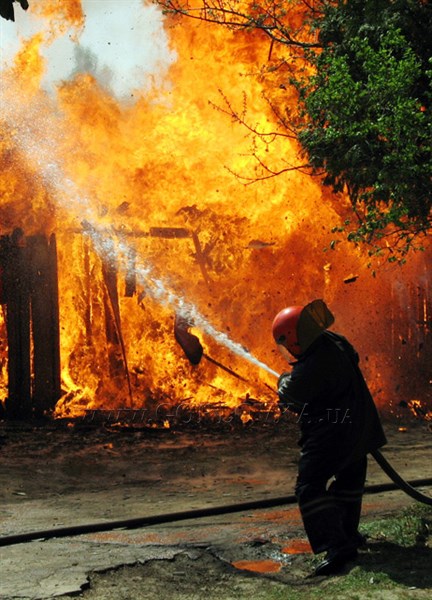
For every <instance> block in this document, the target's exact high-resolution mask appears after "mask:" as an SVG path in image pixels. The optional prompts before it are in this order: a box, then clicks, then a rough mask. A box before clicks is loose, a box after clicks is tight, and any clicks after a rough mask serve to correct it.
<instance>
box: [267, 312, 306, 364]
mask: <svg viewBox="0 0 432 600" xmlns="http://www.w3.org/2000/svg"><path fill="white" fill-rule="evenodd" d="M302 311H303V306H289V307H288V308H284V309H283V310H281V311H280V312H279V313H278V314H277V315H276V317H275V318H274V321H273V327H272V331H273V337H274V339H275V342H276V343H277V344H280V345H282V346H285V348H287V350H289V352H290V353H291V354H292V355H293V356H299V355H300V354H301V353H302V349H301V347H300V344H299V340H298V333H297V325H298V322H299V319H300V315H301V313H302Z"/></svg>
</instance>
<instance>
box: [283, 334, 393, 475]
mask: <svg viewBox="0 0 432 600" xmlns="http://www.w3.org/2000/svg"><path fill="white" fill-rule="evenodd" d="M358 362H359V358H358V354H357V352H356V351H355V350H354V348H353V347H352V345H351V344H350V343H349V342H348V341H347V340H346V339H345V338H344V337H343V336H341V335H339V334H336V333H334V332H331V331H324V332H323V333H322V334H321V335H320V337H319V338H318V339H317V340H316V341H315V342H314V343H313V344H312V345H311V346H310V347H309V348H308V350H307V351H306V352H305V353H304V354H303V355H302V356H301V357H300V358H299V359H298V361H297V362H295V363H294V366H293V370H292V371H291V372H290V373H283V374H282V375H281V376H280V378H279V382H278V394H279V400H280V404H281V406H282V407H287V408H288V409H289V410H291V411H293V412H295V413H296V414H297V415H298V420H299V423H300V429H301V434H302V435H301V439H300V442H299V444H300V446H301V447H302V451H303V452H308V453H312V454H315V453H316V454H319V455H321V456H322V458H323V459H325V458H326V457H327V458H328V459H330V460H334V461H335V462H339V463H340V464H341V466H342V463H343V464H348V463H350V462H353V461H355V460H357V459H360V458H361V457H362V456H365V455H366V454H368V453H369V452H372V451H374V450H376V449H378V448H380V447H381V446H383V445H384V444H385V443H386V438H385V435H384V432H383V429H382V426H381V422H380V419H379V416H378V412H377V410H376V407H375V404H374V401H373V399H372V396H371V394H370V392H369V389H368V387H367V385H366V382H365V380H364V378H363V375H362V373H361V371H360V369H359V366H358Z"/></svg>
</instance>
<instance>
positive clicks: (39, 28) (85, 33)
mask: <svg viewBox="0 0 432 600" xmlns="http://www.w3.org/2000/svg"><path fill="white" fill-rule="evenodd" d="M33 1H38V2H41V1H42V2H43V1H44V0H33ZM31 2H32V0H30V7H29V9H28V10H27V11H23V10H22V9H21V7H20V5H19V4H17V3H15V22H12V21H5V20H4V19H0V53H1V64H2V68H3V67H7V65H9V64H11V62H12V61H13V58H14V56H15V55H16V53H17V51H18V49H19V48H20V45H21V43H22V40H23V39H27V38H29V37H31V36H32V35H34V34H36V33H38V32H45V33H46V34H47V35H46V43H45V44H44V46H43V49H42V54H43V56H44V57H45V58H46V59H47V71H46V74H45V77H44V78H43V82H42V85H43V87H44V89H46V90H47V91H50V92H53V91H54V90H55V86H56V84H58V83H60V82H61V81H64V80H68V79H70V78H71V77H73V76H74V75H76V74H77V73H78V72H86V73H91V74H93V75H94V76H95V77H96V78H97V79H98V81H99V83H100V84H101V85H103V86H104V87H106V88H108V89H109V91H110V92H111V93H112V94H113V95H114V96H116V98H118V99H119V100H127V99H130V98H131V97H132V96H134V97H136V91H137V90H141V91H142V92H145V90H146V89H149V88H150V87H151V86H153V85H158V84H159V83H160V82H161V81H162V80H163V78H164V76H165V74H166V72H167V69H168V67H169V65H170V64H171V63H172V62H173V61H174V60H175V55H174V53H173V52H172V51H170V49H169V47H168V40H167V36H166V33H165V31H164V29H163V26H162V18H163V17H162V14H161V12H160V10H159V9H158V8H157V7H156V6H154V5H145V4H144V2H143V0H127V1H119V0H82V8H83V12H84V14H85V15H86V18H85V25H84V28H83V30H82V31H81V32H78V37H77V36H76V33H77V32H76V31H75V30H69V31H67V32H66V33H65V34H64V35H62V36H61V37H59V38H57V39H56V40H55V41H51V40H48V31H47V23H46V21H44V20H42V19H39V18H36V17H35V15H34V14H32V11H31Z"/></svg>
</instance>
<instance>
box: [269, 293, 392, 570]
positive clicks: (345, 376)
mask: <svg viewBox="0 0 432 600" xmlns="http://www.w3.org/2000/svg"><path fill="white" fill-rule="evenodd" d="M333 322H334V317H333V315H332V313H331V312H330V311H329V309H328V308H327V306H326V304H325V303H324V302H323V301H322V300H314V301H313V302H311V303H310V304H308V305H306V306H290V307H288V308H285V309H283V310H282V311H280V312H279V313H278V314H277V315H276V317H275V319H274V321H273V328H272V330H273V337H274V339H275V341H276V343H277V344H278V347H279V349H280V350H281V352H282V354H283V355H284V357H285V358H286V359H287V360H288V361H289V362H290V364H291V366H292V370H291V371H290V372H285V373H282V375H281V376H280V377H279V380H278V396H279V405H280V408H281V410H282V411H284V410H289V411H292V412H294V413H295V414H296V415H297V420H298V423H299V427H300V433H301V435H300V440H299V446H300V448H301V451H300V458H299V464H298V476H297V481H296V487H295V494H296V497H297V501H298V505H299V509H300V513H301V516H302V520H303V525H304V528H305V531H306V534H307V536H308V539H309V542H310V544H311V547H312V550H313V552H314V553H315V554H320V553H323V552H325V553H326V554H325V557H324V559H323V561H322V562H321V563H320V564H319V565H318V566H317V568H316V569H315V575H332V574H335V573H339V572H341V571H343V569H344V568H345V566H346V565H347V564H348V563H349V562H351V561H353V560H355V559H356V558H357V550H358V548H359V547H360V546H361V545H362V544H363V543H364V538H363V536H361V534H360V533H359V531H358V525H359V520H360V513H361V505H362V496H363V491H364V483H365V479H366V469H367V454H368V453H369V452H371V451H373V450H376V449H378V448H380V447H381V446H383V445H384V444H385V443H386V438H385V434H384V432H383V429H382V426H381V423H380V419H379V416H378V412H377V410H376V407H375V404H374V401H373V399H372V396H371V394H370V392H369V389H368V387H367V385H366V382H365V380H364V378H363V375H362V373H361V371H360V369H359V366H358V363H359V358H358V355H357V353H356V351H355V350H354V348H353V346H352V345H351V344H350V343H349V342H348V341H347V339H345V338H344V337H343V336H342V335H339V334H337V333H334V332H332V331H328V329H327V328H328V327H330V325H332V324H333ZM293 358H294V359H295V361H294V362H292V359H293ZM329 483H330V485H329Z"/></svg>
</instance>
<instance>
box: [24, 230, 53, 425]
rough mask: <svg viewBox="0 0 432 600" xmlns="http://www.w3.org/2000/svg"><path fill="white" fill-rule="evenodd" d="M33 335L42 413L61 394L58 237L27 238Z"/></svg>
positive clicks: (36, 405) (37, 408) (37, 406)
mask: <svg viewBox="0 0 432 600" xmlns="http://www.w3.org/2000/svg"><path fill="white" fill-rule="evenodd" d="M27 246H28V249H29V269H30V302H31V322H32V337H33V411H34V415H35V416H42V415H43V414H45V413H46V411H49V410H52V409H53V408H54V407H55V405H56V403H57V401H58V400H59V398H60V396H61V386H60V327H59V299H58V283H57V282H58V272H57V249H56V239H55V236H54V235H52V236H51V238H50V239H49V241H48V240H47V238H46V237H45V236H44V235H35V236H32V237H30V238H27Z"/></svg>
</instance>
